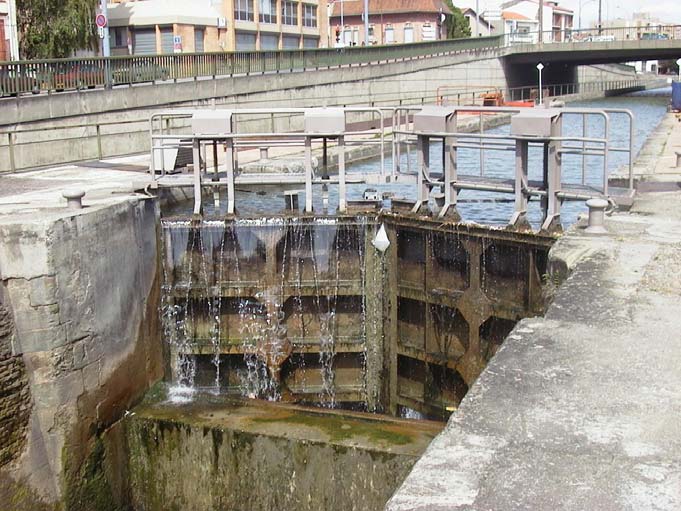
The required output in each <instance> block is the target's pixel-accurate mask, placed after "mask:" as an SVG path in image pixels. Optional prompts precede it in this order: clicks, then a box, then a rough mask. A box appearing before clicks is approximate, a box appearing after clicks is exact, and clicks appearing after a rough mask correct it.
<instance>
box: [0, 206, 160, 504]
mask: <svg viewBox="0 0 681 511" xmlns="http://www.w3.org/2000/svg"><path fill="white" fill-rule="evenodd" d="M156 218H157V210H156V205H155V203H154V202H153V201H151V200H138V199H128V200H124V201H120V200H119V201H118V202H115V203H113V204H111V203H109V205H104V206H91V207H87V208H85V209H82V210H78V211H76V212H70V211H68V210H66V209H63V210H55V211H53V212H51V213H49V214H47V216H46V218H45V217H43V218H41V220H39V221H36V220H34V219H32V218H26V219H25V221H24V222H18V221H16V217H15V220H14V221H10V220H8V221H5V222H4V223H2V222H0V277H1V279H2V281H1V286H0V301H1V302H2V307H1V308H2V309H4V312H3V311H2V310H0V341H1V342H0V381H2V383H3V384H4V385H5V386H4V387H3V388H7V389H10V390H12V389H14V388H16V389H19V390H17V391H14V392H13V393H10V397H9V398H8V397H7V396H6V394H4V393H2V394H0V441H1V442H2V444H3V445H2V449H3V451H2V457H1V458H0V501H1V502H2V503H3V504H2V506H0V507H2V508H3V509H64V508H65V509H70V510H81V509H82V510H86V509H88V510H89V509H94V508H99V509H111V506H109V507H107V506H103V503H102V502H99V503H94V502H93V501H92V499H93V498H95V497H97V496H102V495H104V496H106V495H107V491H108V490H107V486H106V483H105V482H104V480H103V479H101V478H100V477H98V476H95V475H94V474H96V471H95V470H92V468H93V466H96V464H97V463H98V462H100V461H101V460H99V458H98V455H99V454H98V453H100V449H99V447H98V445H99V443H98V442H99V440H98V437H99V434H100V433H101V432H102V431H103V430H105V429H106V428H107V427H108V425H110V424H111V423H113V422H114V421H116V420H117V419H119V418H120V417H121V416H122V415H123V414H124V412H125V410H126V409H127V408H128V407H130V406H132V404H134V402H135V401H136V400H137V399H138V398H139V397H140V396H141V394H142V393H143V392H144V391H145V390H146V389H147V388H148V386H149V384H150V382H152V381H154V380H156V379H158V378H160V377H161V375H162V362H161V357H160V349H159V347H158V326H157V324H158V319H157V316H158V314H157V308H158V280H157V279H158V276H157V266H158V265H157V248H156V247H157V236H156ZM12 324H13V326H12ZM8 338H10V339H11V341H10V342H9V343H8V342H7V339H8ZM10 348H11V350H10ZM8 362H9V363H13V364H14V365H13V366H12V367H10V369H9V370H8V369H7V367H8ZM22 365H23V366H25V370H23V369H22V368H21V366H22ZM29 396H30V397H29ZM29 399H30V405H28V404H27V402H28V400H29ZM6 405H9V406H11V407H12V408H13V409H14V411H15V412H16V414H15V417H14V419H12V420H13V425H14V426H16V427H17V428H18V429H17V433H16V435H15V438H14V439H11V438H10V439H9V440H10V441H9V443H8V444H6V442H7V441H8V438H6V436H7V435H6V434H5V433H4V432H3V431H4V430H3V426H4V423H3V421H4V420H6V418H7V415H6V414H4V413H3V412H2V410H4V407H5V406H6ZM29 406H30V414H26V417H25V420H24V419H23V417H24V416H23V415H22V414H23V410H27V409H28V407H29ZM7 445H9V446H10V450H9V451H8V453H5V449H6V448H7ZM109 494H110V492H109ZM97 506H102V507H97Z"/></svg>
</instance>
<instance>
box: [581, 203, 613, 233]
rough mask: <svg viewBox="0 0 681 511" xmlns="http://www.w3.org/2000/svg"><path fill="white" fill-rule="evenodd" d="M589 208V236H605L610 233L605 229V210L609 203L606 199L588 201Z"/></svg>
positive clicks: (587, 230) (587, 229)
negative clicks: (604, 234)
mask: <svg viewBox="0 0 681 511" xmlns="http://www.w3.org/2000/svg"><path fill="white" fill-rule="evenodd" d="M586 206H587V207H588V208H589V225H588V226H587V228H586V229H585V231H586V232H588V233H589V234H603V233H606V232H608V231H607V230H606V229H605V208H607V207H608V201H607V200H605V199H589V200H588V201H586Z"/></svg>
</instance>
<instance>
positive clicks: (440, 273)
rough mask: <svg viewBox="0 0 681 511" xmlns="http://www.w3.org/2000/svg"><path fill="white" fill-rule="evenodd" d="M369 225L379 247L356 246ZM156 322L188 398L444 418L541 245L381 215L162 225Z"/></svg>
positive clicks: (536, 265) (514, 304)
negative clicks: (223, 397)
mask: <svg viewBox="0 0 681 511" xmlns="http://www.w3.org/2000/svg"><path fill="white" fill-rule="evenodd" d="M381 225H384V226H385V227H386V230H387V233H388V237H389V240H390V242H391V247H390V248H389V249H388V250H387V251H386V252H385V254H382V253H381V252H379V251H378V250H376V249H375V248H374V247H373V246H372V245H371V241H372V239H373V238H374V236H375V234H376V232H377V230H378V229H379V227H380V226H381ZM163 237H164V246H165V256H164V283H163V304H162V318H163V325H164V336H165V341H166V343H167V346H168V348H169V357H168V362H169V364H168V369H169V370H168V374H169V379H170V380H171V381H172V382H173V383H174V384H175V387H174V388H175V390H176V392H177V393H178V396H179V398H184V399H188V398H189V397H188V394H191V393H192V392H193V391H194V390H195V389H204V390H209V391H211V392H216V393H226V394H238V395H242V396H246V397H250V398H260V399H268V400H278V401H285V402H298V403H306V404H313V405H316V406H324V407H329V408H349V409H353V410H361V411H376V412H385V413H391V414H399V415H403V416H404V415H409V414H412V415H413V411H414V410H416V411H418V412H419V413H420V414H423V415H424V416H427V417H435V418H442V417H446V416H447V415H448V413H449V412H451V410H453V409H455V408H456V406H457V405H458V403H459V401H460V400H461V398H462V397H463V395H464V394H465V392H466V390H467V388H468V386H469V385H470V384H471V383H472V382H473V381H474V380H475V378H476V377H477V375H478V374H479V373H480V371H481V370H482V368H483V367H484V365H485V364H486V362H487V361H488V360H489V358H490V357H491V356H492V355H493V354H494V353H495V352H496V350H497V349H498V347H499V345H500V344H501V342H502V341H503V338H504V337H505V336H506V334H507V333H508V332H509V331H510V330H511V328H512V327H513V325H514V324H515V323H516V322H517V321H518V320H519V319H520V318H522V317H526V316H529V315H534V314H539V313H541V312H542V307H543V301H542V298H541V276H542V275H543V274H544V273H545V265H546V254H547V251H548V248H549V247H550V244H551V243H552V241H553V238H552V237H549V236H541V235H535V234H528V233H517V232H511V231H503V230H490V229H486V228H476V227H471V226H465V225H462V224H454V223H450V224H442V223H441V222H437V221H434V220H432V219H427V218H423V217H420V218H419V217H416V216H414V215H401V214H394V213H389V212H384V213H380V214H377V213H371V214H359V215H355V216H353V215H341V216H316V217H315V216H311V215H310V216H295V215H290V216H281V217H271V218H261V219H241V218H238V219H236V218H232V219H172V218H171V219H165V220H163Z"/></svg>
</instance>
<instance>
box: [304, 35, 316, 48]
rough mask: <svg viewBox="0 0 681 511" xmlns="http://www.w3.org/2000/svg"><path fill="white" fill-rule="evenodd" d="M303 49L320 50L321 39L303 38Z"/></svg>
mask: <svg viewBox="0 0 681 511" xmlns="http://www.w3.org/2000/svg"><path fill="white" fill-rule="evenodd" d="M303 48H319V38H318V37H303Z"/></svg>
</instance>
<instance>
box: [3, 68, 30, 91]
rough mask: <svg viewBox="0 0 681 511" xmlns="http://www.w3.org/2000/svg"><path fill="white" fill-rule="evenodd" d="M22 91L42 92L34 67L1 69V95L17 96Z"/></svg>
mask: <svg viewBox="0 0 681 511" xmlns="http://www.w3.org/2000/svg"><path fill="white" fill-rule="evenodd" d="M22 92H32V93H33V94H38V93H39V92H40V83H39V82H38V80H37V78H36V75H35V71H34V70H33V69H30V68H27V69H19V70H17V69H11V68H3V69H0V97H4V96H16V95H17V94H21V93H22Z"/></svg>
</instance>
